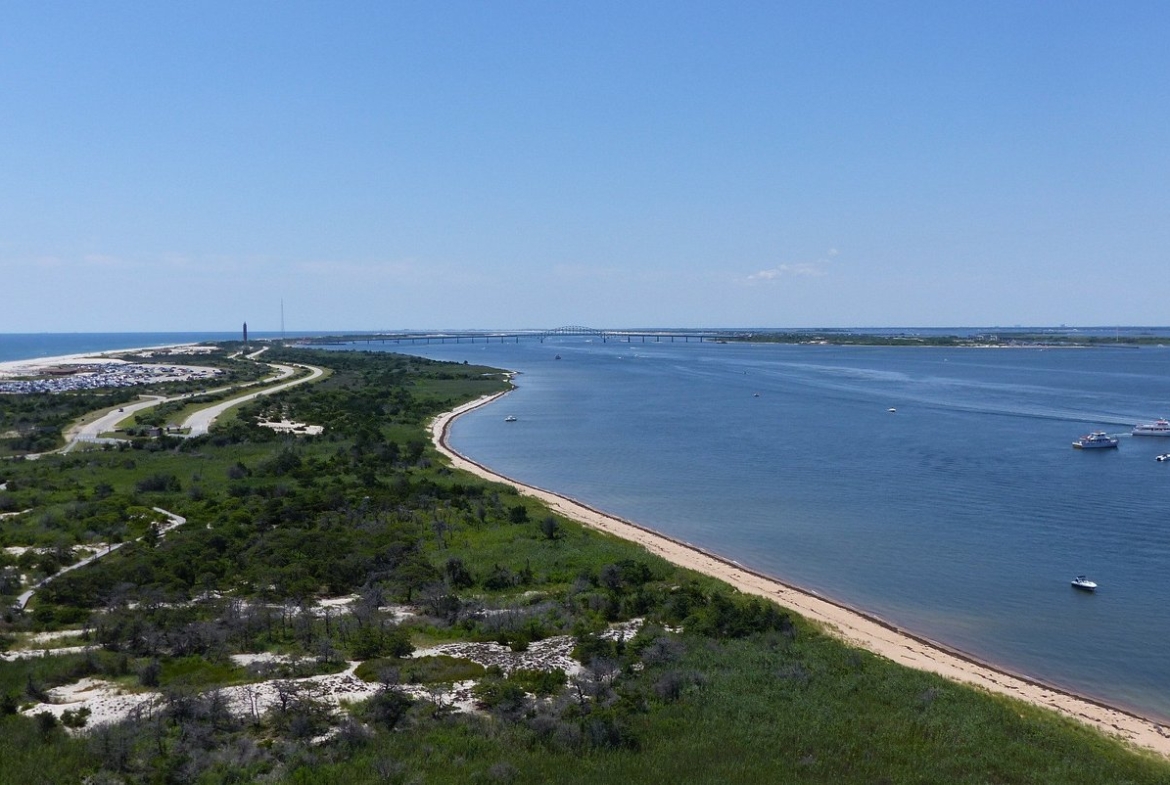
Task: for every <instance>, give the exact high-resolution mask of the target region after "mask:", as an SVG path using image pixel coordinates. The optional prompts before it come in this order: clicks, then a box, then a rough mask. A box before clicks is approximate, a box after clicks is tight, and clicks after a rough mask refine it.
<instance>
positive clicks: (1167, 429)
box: [1133, 420, 1170, 436]
mask: <svg viewBox="0 0 1170 785" xmlns="http://www.w3.org/2000/svg"><path fill="white" fill-rule="evenodd" d="M1133 435H1134V436H1170V420H1154V421H1153V422H1143V423H1138V424H1137V425H1135V426H1133Z"/></svg>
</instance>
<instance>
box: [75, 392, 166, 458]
mask: <svg viewBox="0 0 1170 785" xmlns="http://www.w3.org/2000/svg"><path fill="white" fill-rule="evenodd" d="M165 400H167V399H166V398H164V397H163V396H161V395H151V396H149V397H147V398H146V399H144V400H141V401H135V402H134V403H128V404H126V405H125V406H123V407H122V408H120V409H115V410H114V411H112V412H106V413H105V414H103V415H102V416H101V417H99V418H97V419H96V420H94V421H93V422H90V423H86V424H84V425H81V426H78V427H75V428H70V429H69V430H68V431H66V433H65V442H66V444H65V448H64V449H63V450H61V452H69V451H70V450H72V449H73V448H74V447H76V446H77V444H78V442H89V443H91V444H106V443H110V444H117V443H119V442H120V441H121V440H120V439H110V438H103V437H102V435H101V434H103V433H109V432H110V431H112V430H114V428H115V427H116V426H117V425H118V423H120V422H121V421H122V420H125V419H126V418H127V417H129V416H130V415H131V414H133V413H134V412H139V411H142V410H143V409H149V408H150V407H152V406H158V405H159V404H160V403H162V402H163V401H165Z"/></svg>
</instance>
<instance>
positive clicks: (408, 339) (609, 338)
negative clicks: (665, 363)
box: [306, 325, 731, 344]
mask: <svg viewBox="0 0 1170 785" xmlns="http://www.w3.org/2000/svg"><path fill="white" fill-rule="evenodd" d="M730 335H731V333H729V332H720V331H716V330H646V329H632V330H599V329H597V328H595V327H581V326H579V325H568V326H566V327H554V328H552V329H551V330H511V331H498V330H464V331H435V332H423V331H420V332H400V333H368V334H362V335H344V336H336V337H333V338H323V339H320V340H313V339H308V340H307V341H306V342H307V343H337V344H340V343H382V344H385V343H398V344H402V343H411V344H415V343H519V342H520V339H521V338H525V339H536V340H538V341H540V342H541V343H544V342H545V340H547V339H549V338H560V337H581V338H588V339H591V340H600V341H601V342H602V343H610V342H614V341H620V342H623V343H667V342H669V343H674V342H676V341H677V342H681V343H690V342H691V341H695V342H698V343H702V342H704V341H719V340H726V339H727V338H728V337H729V336H730Z"/></svg>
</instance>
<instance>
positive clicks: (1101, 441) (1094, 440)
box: [1072, 431, 1118, 450]
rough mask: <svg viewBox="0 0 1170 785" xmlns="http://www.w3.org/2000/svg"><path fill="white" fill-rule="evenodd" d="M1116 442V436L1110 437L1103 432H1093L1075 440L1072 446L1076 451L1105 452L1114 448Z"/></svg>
mask: <svg viewBox="0 0 1170 785" xmlns="http://www.w3.org/2000/svg"><path fill="white" fill-rule="evenodd" d="M1117 442H1118V439H1117V437H1116V436H1110V435H1109V434H1107V433H1105V431H1093V432H1092V433H1089V434H1086V435H1084V436H1082V437H1081V438H1079V439H1077V440H1076V441H1075V442H1073V443H1072V446H1073V447H1076V448H1077V449H1078V450H1101V449H1106V450H1107V449H1109V448H1110V447H1114V448H1116V447H1117Z"/></svg>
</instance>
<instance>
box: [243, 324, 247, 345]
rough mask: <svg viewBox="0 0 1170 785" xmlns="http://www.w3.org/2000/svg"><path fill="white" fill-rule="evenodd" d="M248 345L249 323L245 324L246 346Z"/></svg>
mask: <svg viewBox="0 0 1170 785" xmlns="http://www.w3.org/2000/svg"><path fill="white" fill-rule="evenodd" d="M247 343H248V323H247V322H244V344H245V345H247Z"/></svg>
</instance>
